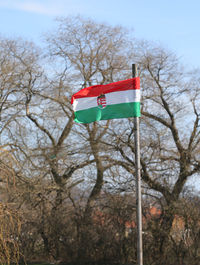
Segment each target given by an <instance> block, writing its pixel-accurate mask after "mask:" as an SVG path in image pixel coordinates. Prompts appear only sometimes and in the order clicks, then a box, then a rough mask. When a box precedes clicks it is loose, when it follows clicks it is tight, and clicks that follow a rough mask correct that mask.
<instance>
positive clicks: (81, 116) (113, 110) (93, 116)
mask: <svg viewBox="0 0 200 265" xmlns="http://www.w3.org/2000/svg"><path fill="white" fill-rule="evenodd" d="M71 104H72V105H73V110H74V114H75V119H74V120H75V121H76V122H79V123H90V122H93V121H99V120H109V119H119V118H129V117H139V116H140V79H139V77H135V78H131V79H127V80H123V81H118V82H114V83H110V84H107V85H96V86H91V87H86V88H83V89H81V90H80V91H79V92H77V93H76V94H74V95H73V96H72V99H71Z"/></svg>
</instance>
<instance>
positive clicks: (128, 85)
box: [71, 77, 140, 104]
mask: <svg viewBox="0 0 200 265" xmlns="http://www.w3.org/2000/svg"><path fill="white" fill-rule="evenodd" d="M131 89H140V78H139V77H135V78H131V79H127V80H122V81H118V82H114V83H110V84H107V85H96V86H90V87H86V88H83V89H81V90H80V91H79V92H77V93H76V94H74V95H73V96H72V99H71V104H73V101H74V100H75V99H76V98H87V97H98V96H100V95H101V94H106V93H111V92H117V91H124V90H131Z"/></svg>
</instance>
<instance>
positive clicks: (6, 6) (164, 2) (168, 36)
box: [0, 0, 200, 68]
mask: <svg viewBox="0 0 200 265" xmlns="http://www.w3.org/2000/svg"><path fill="white" fill-rule="evenodd" d="M199 11H200V1H199V0H190V1H188V0H137V1H136V0H98V1H96V0H0V35H1V36H3V37H9V38H17V37H22V38H24V39H26V40H30V41H34V42H35V43H36V44H40V43H41V40H42V35H43V34H44V33H46V32H49V31H52V30H53V29H54V28H55V26H56V23H55V18H56V17H61V16H62V17H63V16H64V17H67V16H69V15H81V16H83V17H86V18H91V19H94V20H95V21H96V22H103V23H107V24H110V25H113V26H116V25H121V26H124V27H126V28H130V29H133V34H134V37H136V38H137V39H145V40H148V41H153V42H156V43H159V44H161V45H162V46H163V47H165V48H167V49H169V50H171V51H173V52H175V53H176V54H177V56H178V57H180V59H181V62H182V63H183V64H185V66H187V67H188V68H199V66H200V52H199V50H200V15H199Z"/></svg>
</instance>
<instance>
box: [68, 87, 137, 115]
mask: <svg viewBox="0 0 200 265" xmlns="http://www.w3.org/2000/svg"><path fill="white" fill-rule="evenodd" d="M105 96H106V105H113V104H120V103H131V102H140V90H139V89H131V90H124V91H118V92H112V93H107V94H105ZM97 106H98V104H97V97H85V98H77V99H75V100H74V102H73V110H74V111H79V110H84V109H90V108H94V107H97Z"/></svg>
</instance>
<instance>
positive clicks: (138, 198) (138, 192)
mask: <svg viewBox="0 0 200 265" xmlns="http://www.w3.org/2000/svg"><path fill="white" fill-rule="evenodd" d="M136 76H137V66H136V64H132V77H136ZM134 127H135V128H134V129H135V130H134V131H135V167H136V204H137V261H138V263H137V264H138V265H143V247H142V199H141V173H140V129H139V127H140V122H139V117H134Z"/></svg>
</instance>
